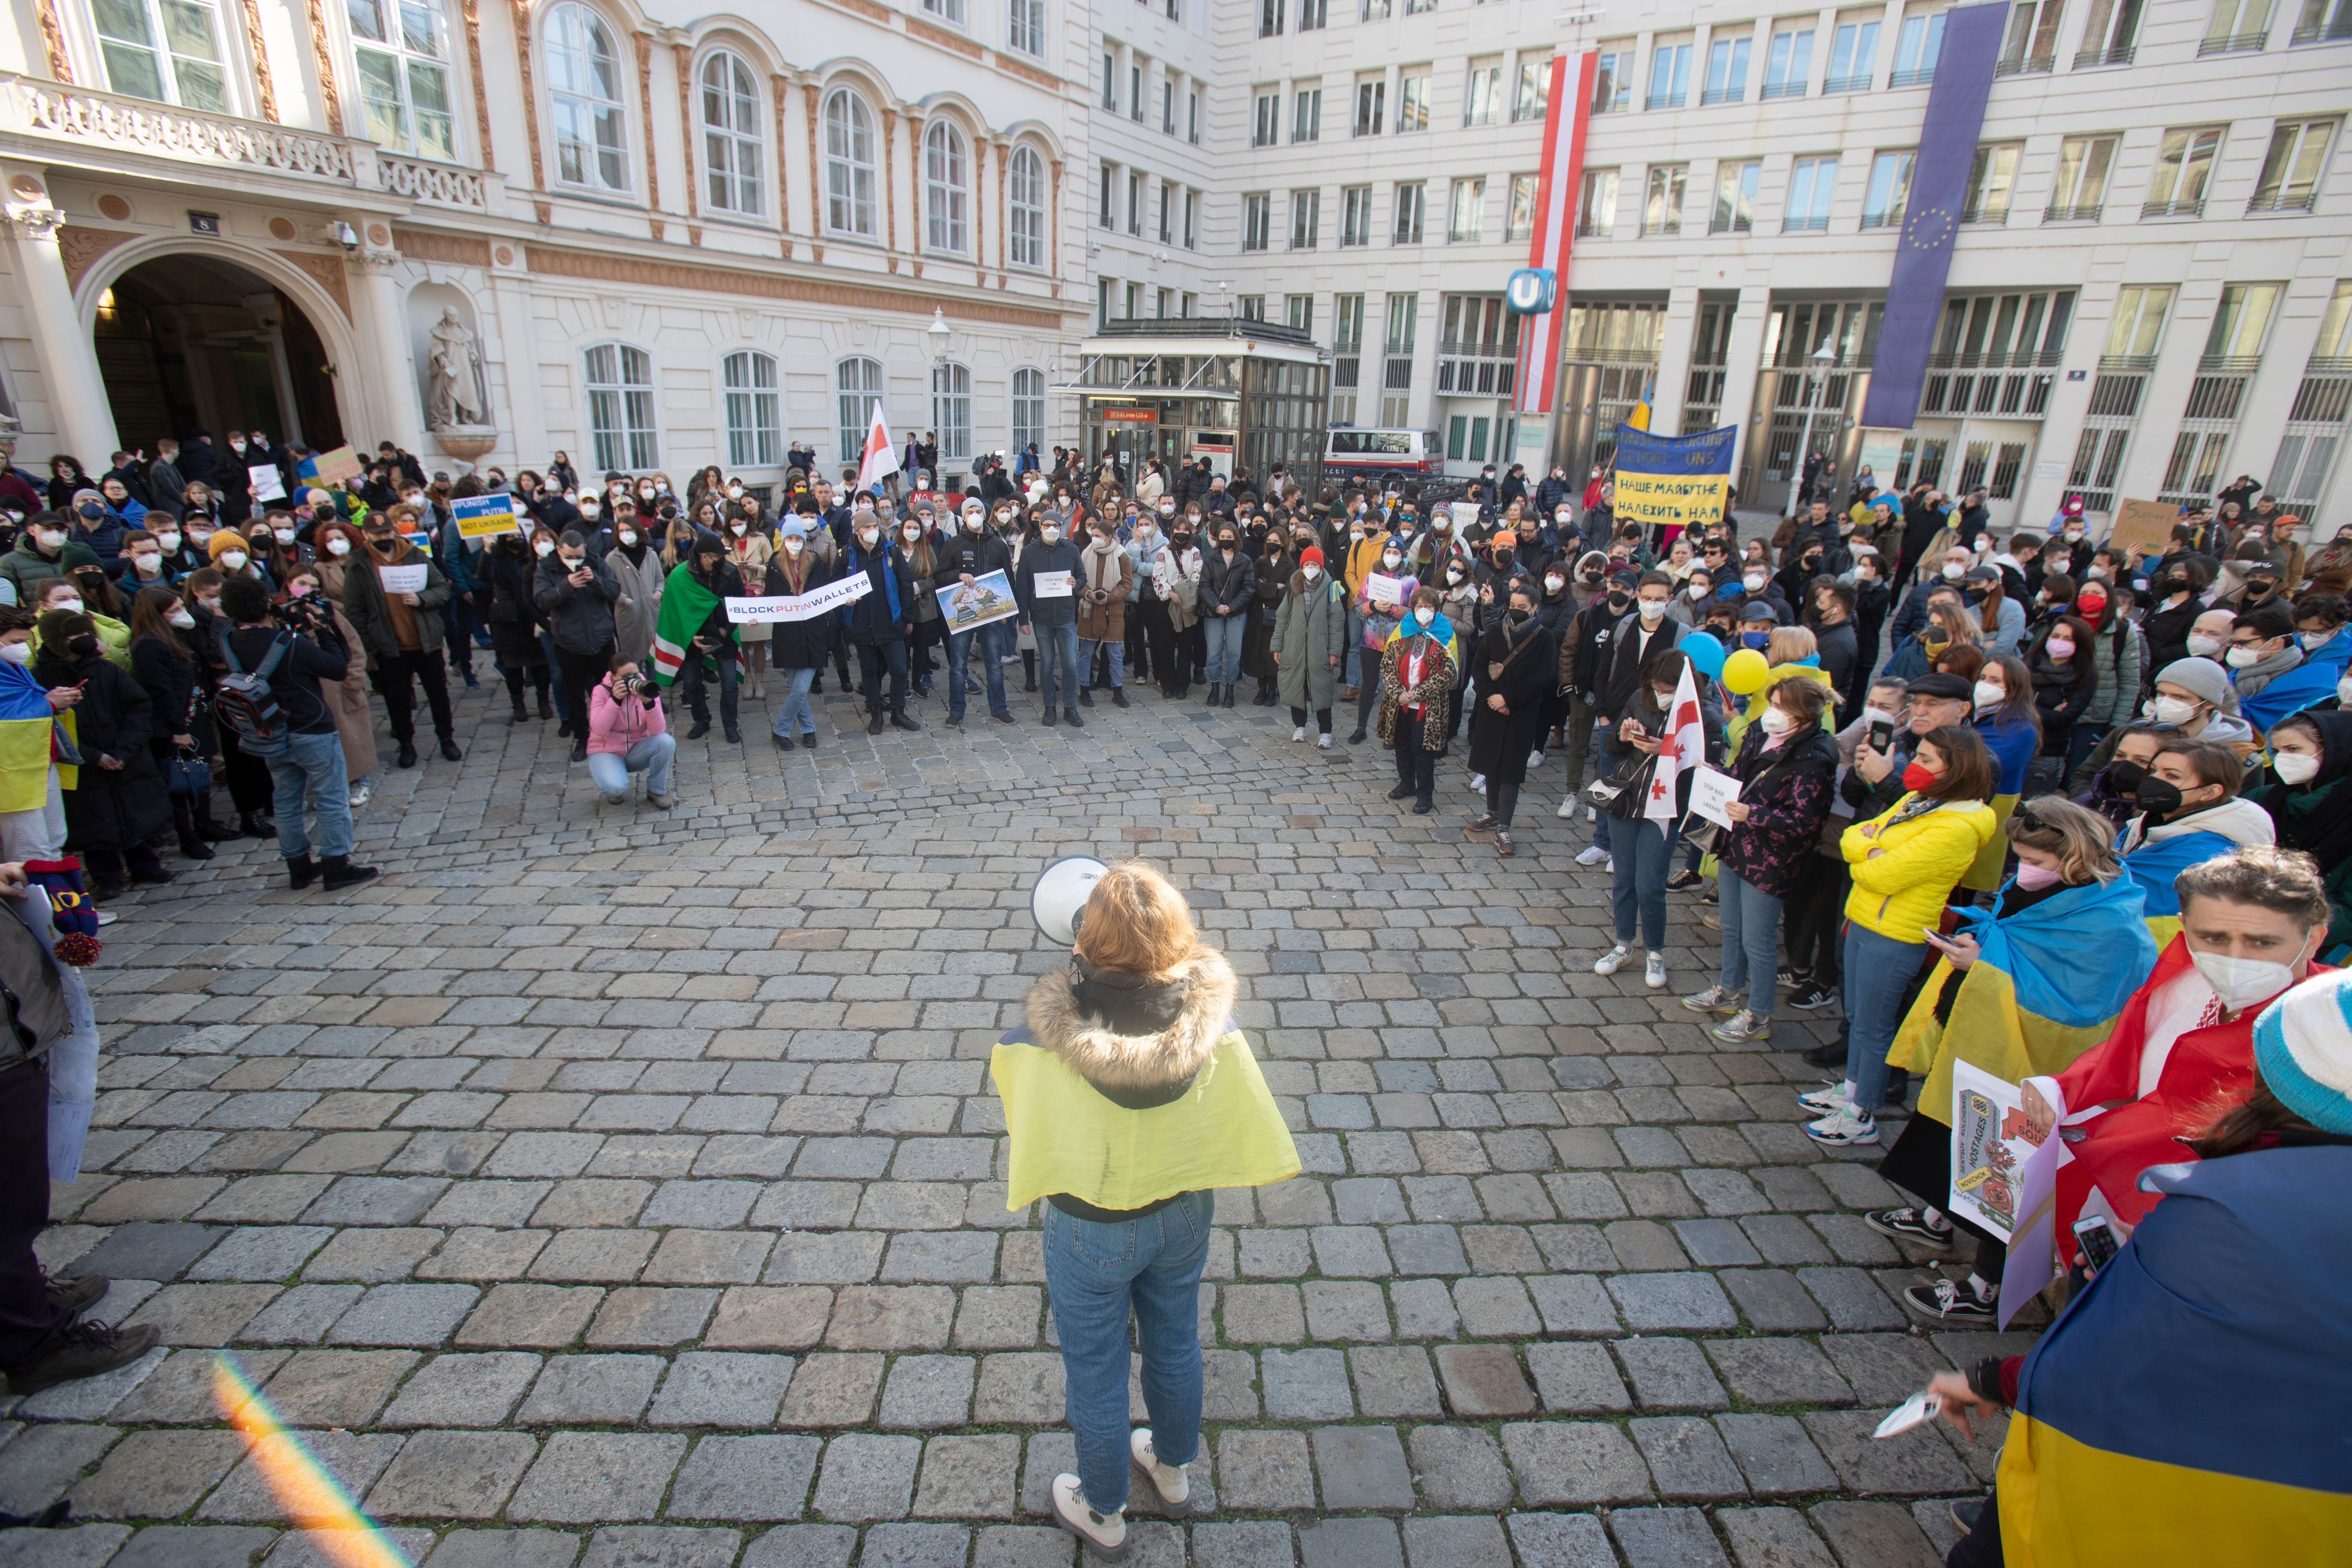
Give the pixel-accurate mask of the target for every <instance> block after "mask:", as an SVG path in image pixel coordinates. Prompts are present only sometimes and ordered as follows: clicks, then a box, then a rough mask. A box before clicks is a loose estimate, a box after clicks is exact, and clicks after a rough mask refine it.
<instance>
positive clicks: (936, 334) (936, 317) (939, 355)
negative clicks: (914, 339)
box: [923, 305, 955, 364]
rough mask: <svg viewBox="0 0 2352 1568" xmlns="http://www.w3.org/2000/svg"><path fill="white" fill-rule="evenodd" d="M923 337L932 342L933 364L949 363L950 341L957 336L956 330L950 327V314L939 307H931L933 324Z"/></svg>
mask: <svg viewBox="0 0 2352 1568" xmlns="http://www.w3.org/2000/svg"><path fill="white" fill-rule="evenodd" d="M923 336H925V337H927V338H929V339H930V340H931V359H932V360H933V362H934V363H939V364H945V363H947V362H948V340H949V339H950V338H952V337H953V336H955V329H954V328H953V327H950V326H949V325H948V313H947V310H945V309H944V308H943V307H941V306H938V305H934V306H932V307H931V324H930V325H929V326H928V327H925V328H924V329H923Z"/></svg>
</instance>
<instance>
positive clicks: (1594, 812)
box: [1584, 805, 1601, 822]
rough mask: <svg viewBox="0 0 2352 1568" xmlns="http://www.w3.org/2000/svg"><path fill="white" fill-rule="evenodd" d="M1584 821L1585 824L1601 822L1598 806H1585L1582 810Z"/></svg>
mask: <svg viewBox="0 0 2352 1568" xmlns="http://www.w3.org/2000/svg"><path fill="white" fill-rule="evenodd" d="M1584 820H1585V821H1587V822H1598V821H1600V820H1601V808H1600V807H1599V806H1597V805H1587V806H1586V807H1585V808H1584Z"/></svg>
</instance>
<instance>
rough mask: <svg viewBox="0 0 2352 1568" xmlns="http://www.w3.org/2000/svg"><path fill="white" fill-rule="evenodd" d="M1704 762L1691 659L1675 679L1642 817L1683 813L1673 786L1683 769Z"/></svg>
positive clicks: (1703, 737)
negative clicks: (1672, 700) (1656, 763)
mask: <svg viewBox="0 0 2352 1568" xmlns="http://www.w3.org/2000/svg"><path fill="white" fill-rule="evenodd" d="M1705 764H1706V722H1705V721H1703V720H1701V719H1700V718H1699V716H1698V689H1697V688H1696V686H1693V685H1692V684H1691V667H1690V660H1688V659H1685V660H1683V672H1682V676H1681V678H1680V679H1677V680H1676V681H1675V705H1674V710H1673V711H1672V712H1671V713H1669V714H1668V715H1667V716H1666V733H1665V737H1664V741H1663V742H1662V743H1661V744H1660V745H1659V747H1658V765H1657V766H1656V767H1655V768H1654V769H1652V770H1651V773H1650V798H1649V799H1648V800H1646V801H1644V802H1643V804H1642V816H1643V819H1644V820H1645V821H1650V822H1672V821H1673V820H1674V819H1675V817H1677V816H1681V815H1682V811H1681V808H1680V806H1679V805H1677V802H1678V801H1679V800H1680V798H1681V793H1682V792H1681V791H1680V790H1679V789H1678V788H1677V787H1676V786H1677V785H1678V784H1680V782H1681V780H1682V776H1683V773H1685V771H1693V772H1695V771H1696V770H1697V769H1698V768H1700V767H1702V766H1704V765H1705Z"/></svg>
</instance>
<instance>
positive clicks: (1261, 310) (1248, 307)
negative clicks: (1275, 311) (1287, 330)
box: [1240, 294, 1265, 321]
mask: <svg viewBox="0 0 2352 1568" xmlns="http://www.w3.org/2000/svg"><path fill="white" fill-rule="evenodd" d="M1240 300H1241V317H1242V320H1243V321H1265V295H1263V294H1244V295H1242V296H1240Z"/></svg>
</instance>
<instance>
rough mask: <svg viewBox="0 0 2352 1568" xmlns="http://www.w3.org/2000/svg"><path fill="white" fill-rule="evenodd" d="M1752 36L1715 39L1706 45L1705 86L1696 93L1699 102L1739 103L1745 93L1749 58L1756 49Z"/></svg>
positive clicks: (1746, 90)
mask: <svg viewBox="0 0 2352 1568" xmlns="http://www.w3.org/2000/svg"><path fill="white" fill-rule="evenodd" d="M1755 47H1756V40H1755V39H1753V38H1751V37H1744V36H1743V37H1737V38H1717V39H1715V40H1714V41H1713V42H1711V43H1709V44H1708V45H1707V47H1706V88H1705V89H1702V90H1701V91H1700V93H1699V95H1698V100H1699V102H1701V103H1702V104H1706V103H1738V102H1739V101H1740V100H1742V99H1745V98H1746V97H1747V96H1748V55H1749V54H1750V53H1751V52H1752V51H1753V50H1754V49H1755Z"/></svg>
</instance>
